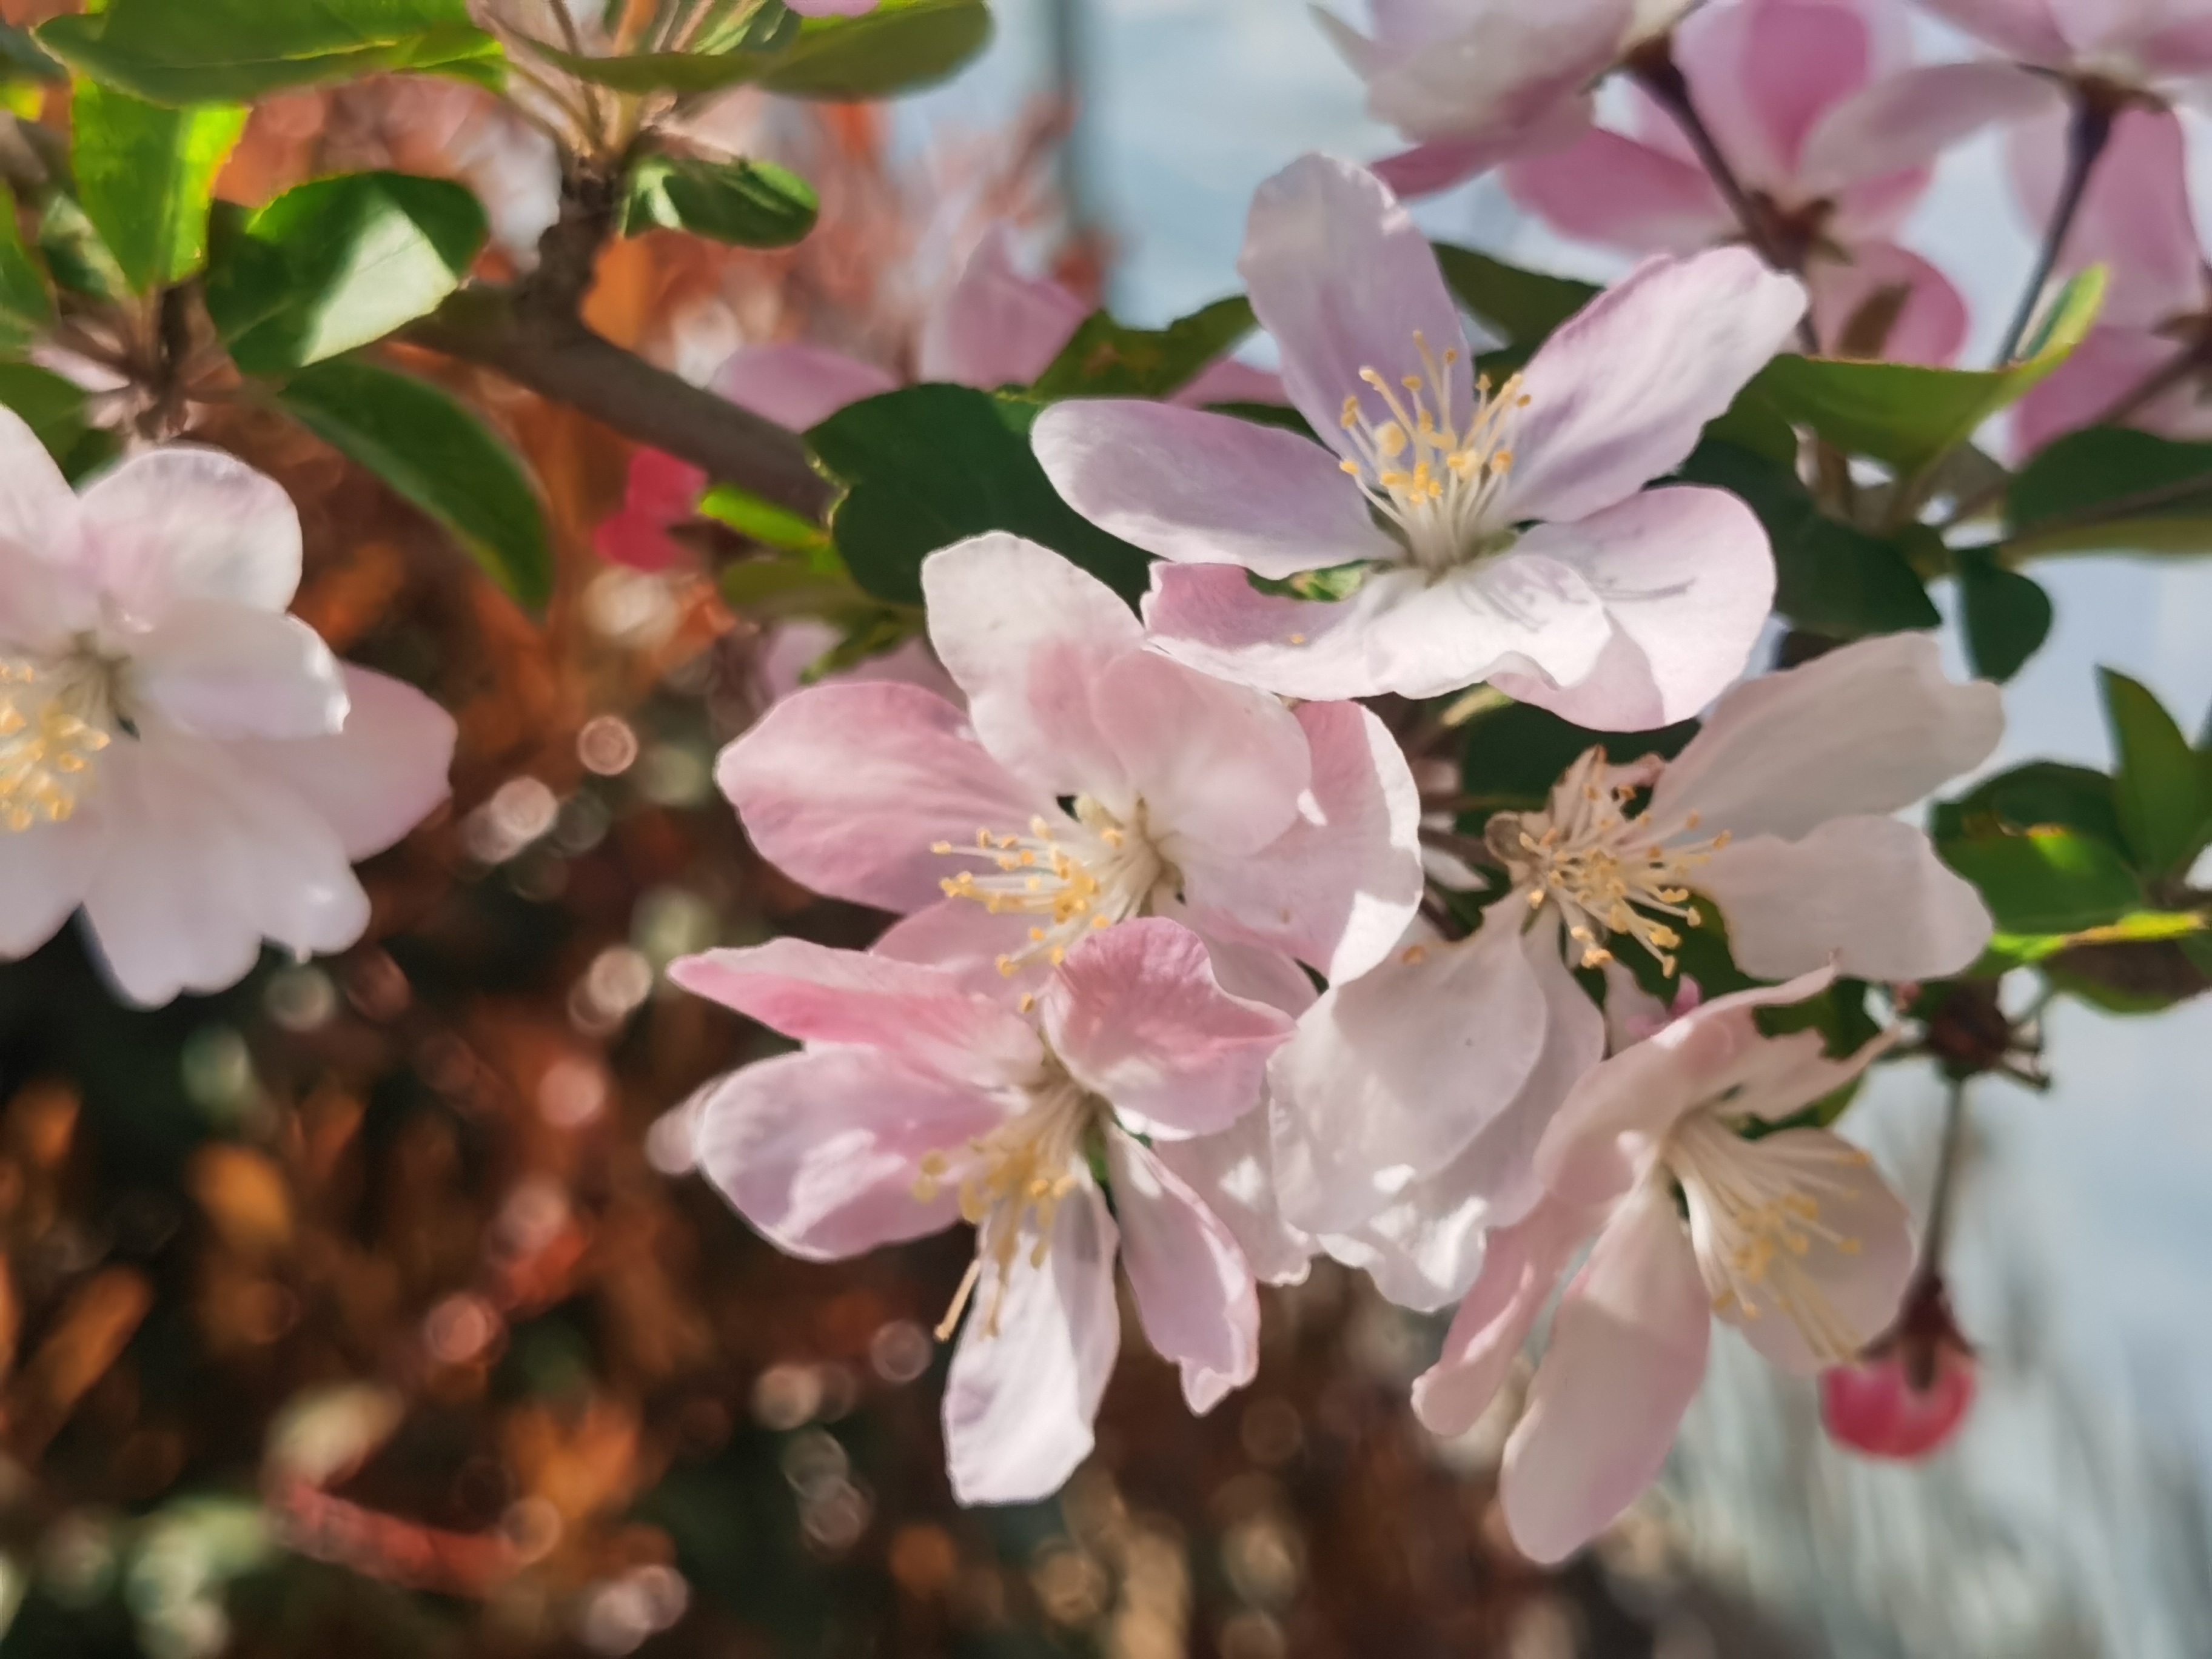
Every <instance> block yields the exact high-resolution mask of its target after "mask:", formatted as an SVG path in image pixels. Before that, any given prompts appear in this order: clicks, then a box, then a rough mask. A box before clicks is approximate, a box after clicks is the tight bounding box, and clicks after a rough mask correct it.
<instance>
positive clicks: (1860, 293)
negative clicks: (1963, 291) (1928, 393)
mask: <svg viewBox="0 0 2212 1659" xmlns="http://www.w3.org/2000/svg"><path fill="white" fill-rule="evenodd" d="M1805 280H1806V282H1807V283H1808V285H1809V286H1810V287H1811V289H1812V290H1813V327H1814V331H1815V332H1817V333H1818V334H1819V335H1820V338H1821V339H1822V340H1823V341H1824V342H1826V343H1828V344H1829V346H1830V348H1831V349H1834V347H1835V346H1836V345H1837V343H1839V342H1841V341H1842V340H1843V339H1844V337H1845V335H1846V333H1847V331H1849V330H1850V325H1851V322H1852V319H1854V318H1856V317H1857V316H1858V315H1859V314H1860V312H1861V310H1862V308H1863V307H1866V306H1868V305H1869V304H1870V303H1881V304H1884V305H1886V304H1887V302H1888V300H1889V296H1890V295H1891V294H1892V293H1893V292H1894V291H1895V290H1897V289H1903V290H1904V291H1905V305H1904V308H1903V309H1902V310H1901V311H1899V313H1898V314H1897V320H1896V321H1895V322H1893V324H1891V325H1890V328H1889V332H1888V334H1887V337H1885V338H1884V339H1883V340H1882V342H1881V350H1880V353H1879V355H1880V356H1882V357H1885V358H1887V359H1888V360H1890V361H1891V362H1900V363H1926V364H1929V365H1930V366H1931V367H1935V368H1942V367H1944V366H1946V365H1948V364H1949V363H1950V362H1952V361H1953V360H1954V359H1955V358H1956V357H1957V356H1958V355H1959V350H1960V347H1962V346H1964V345H1965V344H1966V325H1967V317H1966V301H1965V300H1963V299H1962V298H1960V295H1959V290H1958V289H1955V288H1953V287H1952V286H1951V283H1950V281H1949V279H1948V277H1946V276H1944V275H1943V273H1942V271H1940V270H1936V267H1935V266H1933V265H1931V264H1929V263H1928V262H1927V261H1926V260H1925V259H1923V258H1921V257H1920V256H1919V255H1918V254H1917V253H1913V252H1908V251H1907V250H1905V249H1904V248H1901V247H1899V246H1897V244H1896V243H1894V242H1881V241H1869V242H1859V243H1856V244H1854V245H1853V246H1852V247H1851V249H1850V258H1848V259H1847V260H1836V259H1825V258H1815V259H1814V261H1813V264H1812V266H1811V268H1810V269H1809V270H1808V271H1807V272H1806V274H1805Z"/></svg>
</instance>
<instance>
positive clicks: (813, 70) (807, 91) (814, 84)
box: [759, 0, 991, 103]
mask: <svg viewBox="0 0 2212 1659" xmlns="http://www.w3.org/2000/svg"><path fill="white" fill-rule="evenodd" d="M990 40H991V9H990V7H989V6H988V5H987V4H985V3H984V0H880V3H879V4H878V6H877V7H876V9H874V10H873V11H871V12H867V13H865V14H863V15H860V16H859V17H809V18H805V19H803V20H802V21H800V23H799V32H798V33H797V35H796V36H795V37H794V38H793V40H792V42H791V44H790V45H789V46H786V47H785V48H784V49H783V50H782V51H781V52H778V53H776V54H775V57H774V58H773V59H772V60H771V61H770V62H769V64H767V65H766V66H765V67H764V68H763V70H762V73H761V75H760V76H759V84H760V85H762V86H763V87H766V88H768V89H769V91H770V92H780V93H781V94H784V95H785V96H787V97H791V98H823V99H829V100H833V101H836V102H838V103H857V102H860V101H862V100H866V99H872V98H889V97H891V96H892V95H894V94H898V93H902V92H912V91H915V89H916V88H921V87H927V86H933V85H935V84H936V83H937V82H939V81H943V80H945V79H948V78H949V77H950V76H952V75H954V74H955V73H957V71H958V70H960V69H961V68H963V66H964V65H965V64H967V63H968V62H969V60H970V59H971V58H975V56H976V55H977V54H978V53H979V52H981V51H982V50H983V48H984V47H985V46H987V45H989V44H990Z"/></svg>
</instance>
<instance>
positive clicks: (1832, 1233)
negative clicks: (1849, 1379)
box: [1660, 1107, 1874, 1364]
mask: <svg viewBox="0 0 2212 1659" xmlns="http://www.w3.org/2000/svg"><path fill="white" fill-rule="evenodd" d="M1660 1161H1661V1163H1662V1164H1664V1165H1665V1167H1666V1168H1667V1169H1668V1170H1669V1171H1671V1172H1672V1173H1673V1175H1674V1178H1675V1179H1676V1180H1677V1181H1679V1182H1681V1183H1682V1193H1683V1195H1684V1197H1686V1199H1687V1200H1689V1205H1690V1239H1691V1243H1692V1247H1693V1248H1694V1249H1696V1251H1697V1256H1698V1271H1699V1273H1700V1274H1701V1275H1702V1276H1703V1277H1704V1279H1705V1288H1706V1289H1707V1290H1708V1291H1711V1293H1712V1297H1713V1311H1714V1312H1715V1313H1717V1314H1718V1315H1719V1316H1721V1317H1723V1318H1724V1319H1734V1320H1738V1321H1742V1322H1748V1321H1751V1320H1754V1319H1760V1318H1764V1317H1765V1316H1767V1315H1768V1314H1770V1313H1778V1314H1781V1315H1784V1316H1786V1317H1788V1318H1789V1319H1790V1320H1792V1321H1793V1322H1795V1323H1796V1326H1797V1328H1798V1329H1799V1330H1800V1331H1802V1332H1803V1333H1804V1336H1805V1340H1806V1342H1807V1344H1808V1346H1810V1347H1811V1348H1812V1350H1813V1352H1814V1356H1815V1357H1816V1358H1819V1359H1820V1362H1821V1364H1842V1363H1844V1361H1846V1360H1849V1359H1850V1358H1853V1357H1854V1356H1856V1355H1857V1353H1858V1352H1859V1350H1860V1349H1861V1348H1863V1347H1864V1346H1866V1343H1867V1340H1868V1339H1869V1337H1870V1336H1872V1335H1873V1334H1874V1333H1873V1332H1870V1331H1860V1330H1857V1329H1855V1328H1853V1327H1852V1325H1851V1323H1850V1321H1849V1320H1848V1319H1846V1318H1845V1317H1844V1316H1843V1315H1842V1314H1841V1313H1839V1312H1838V1311H1837V1310H1836V1307H1835V1304H1833V1303H1832V1302H1831V1301H1829V1299H1828V1296H1827V1292H1826V1291H1824V1290H1823V1289H1822V1288H1821V1285H1820V1278H1819V1277H1818V1275H1817V1274H1815V1273H1813V1272H1812V1271H1810V1267H1811V1266H1812V1264H1813V1263H1814V1258H1815V1255H1816V1253H1818V1252H1821V1251H1833V1252H1834V1253H1835V1254H1836V1255H1844V1256H1852V1255H1857V1254H1858V1253H1859V1249H1860V1243H1859V1241H1858V1240H1857V1238H1855V1237H1851V1236H1850V1235H1849V1234H1847V1233H1842V1232H1838V1231H1836V1230H1835V1229H1834V1228H1833V1227H1832V1226H1830V1225H1827V1223H1826V1222H1825V1221H1824V1220H1823V1219H1822V1218H1821V1212H1820V1205H1821V1200H1822V1199H1823V1198H1824V1197H1827V1196H1831V1195H1833V1194H1842V1193H1844V1192H1846V1191H1848V1190H1849V1189H1848V1188H1847V1187H1846V1185H1845V1183H1844V1182H1842V1181H1840V1180H1838V1178H1837V1177H1838V1171H1840V1170H1859V1169H1863V1168H1865V1167H1866V1164H1867V1163H1868V1158H1867V1155H1866V1154H1865V1153H1864V1152H1861V1151H1859V1150H1858V1149H1857V1147H1855V1146H1849V1145H1847V1144H1846V1143H1844V1142H1843V1141H1840V1140H1837V1139H1833V1138H1832V1137H1830V1136H1821V1137H1819V1138H1817V1139H1816V1138H1813V1137H1804V1138H1802V1139H1790V1140H1746V1139H1743V1138H1742V1137H1741V1136H1740V1135H1738V1134H1736V1133H1735V1131H1734V1130H1732V1129H1731V1128H1729V1126H1728V1125H1727V1124H1725V1123H1723V1121H1721V1120H1720V1118H1719V1117H1718V1115H1717V1114H1716V1113H1715V1111H1714V1110H1713V1109H1711V1108H1710V1107H1707V1108H1705V1109H1700V1110H1698V1111H1695V1112H1692V1113H1691V1114H1689V1115H1687V1116H1686V1117H1685V1118H1683V1119H1682V1120H1681V1121H1680V1122H1679V1123H1677V1124H1676V1125H1675V1126H1674V1129H1673V1131H1672V1132H1671V1133H1669V1134H1668V1138H1667V1143H1666V1146H1665V1147H1664V1148H1663V1149H1662V1152H1661V1153H1660Z"/></svg>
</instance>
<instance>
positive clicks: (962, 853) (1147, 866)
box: [930, 795, 1172, 979]
mask: <svg viewBox="0 0 2212 1659" xmlns="http://www.w3.org/2000/svg"><path fill="white" fill-rule="evenodd" d="M930 850H931V851H932V852H933V853H937V854H949V855H951V856H954V857H961V858H968V859H974V860H981V862H982V863H983V864H984V865H985V866H987V868H986V869H985V870H984V871H983V872H982V873H981V874H978V873H977V872H975V871H974V870H963V871H961V872H958V873H957V875H951V876H947V877H945V878H944V879H943V880H941V881H939V883H938V887H939V890H941V891H942V892H943V893H944V894H945V896H946V897H947V898H957V899H968V900H969V901H971V902H975V903H977V904H980V905H981V906H982V907H983V908H985V909H986V910H987V911H989V912H990V913H991V914H992V915H1023V916H1034V917H1036V918H1037V921H1036V925H1034V926H1032V927H1030V929H1029V944H1028V945H1026V946H1025V947H1024V948H1023V949H1021V950H1019V951H1009V952H1007V953H1006V955H1004V956H1001V957H1000V958H999V960H998V969H999V972H1000V974H1001V975H1005V976H1006V977H1007V978H1009V979H1011V978H1012V977H1013V975H1016V974H1018V973H1019V972H1020V971H1021V970H1022V969H1024V968H1026V967H1029V966H1030V965H1031V964H1033V963H1037V962H1040V961H1042V962H1048V963H1053V964H1054V965H1057V964H1058V963H1060V960H1061V959H1062V958H1063V957H1066V954H1067V951H1068V950H1069V949H1070V947H1072V946H1073V945H1074V943H1075V942H1076V940H1078V939H1080V938H1082V937H1083V935H1084V934H1085V933H1088V932H1091V931H1094V930H1096V929H1097V928H1101V927H1112V926H1113V925H1114V924H1115V922H1117V921H1125V920H1127V918H1128V917H1130V916H1133V915H1142V914H1144V913H1145V912H1146V909H1148V908H1149V907H1150V905H1151V903H1152V898H1153V896H1154V894H1155V893H1156V891H1157V890H1158V889H1159V888H1160V887H1161V885H1162V884H1164V883H1167V882H1169V881H1170V879H1171V876H1172V872H1170V870H1169V869H1168V866H1166V864H1165V863H1164V861H1163V860H1162V859H1161V858H1160V856H1159V854H1158V851H1157V850H1156V849H1155V848H1153V846H1152V842H1151V840H1150V838H1149V837H1148V836H1146V834H1145V833H1144V831H1143V829H1142V808H1141V807H1139V814H1138V822H1137V823H1135V824H1124V823H1121V822H1119V821H1118V820H1117V819H1115V817H1114V815H1113V814H1112V813H1110V812H1109V811H1107V810H1106V809H1105V808H1104V807H1103V806H1102V805H1099V804H1098V803H1097V801H1095V800H1093V799H1091V797H1089V796H1087V795H1085V796H1082V797H1080V798H1079V799H1078V800H1077V801H1076V803H1075V817H1073V819H1070V818H1068V817H1065V816H1062V815H1060V814H1054V817H1052V818H1050V819H1048V818H1046V817H1043V816H1042V815H1039V816H1038V817H1034V818H1031V819H1030V826H1029V833H1028V834H1027V835H1023V836H1012V835H994V834H993V833H992V831H991V830H990V829H987V828H985V829H978V830H977V831H976V832H975V846H973V847H971V848H956V847H954V846H953V845H952V844H951V842H941V841H940V842H932V843H931V846H930Z"/></svg>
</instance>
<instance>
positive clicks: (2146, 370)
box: [2012, 328, 2212, 459]
mask: <svg viewBox="0 0 2212 1659" xmlns="http://www.w3.org/2000/svg"><path fill="white" fill-rule="evenodd" d="M2184 349H2185V347H2184V346H2183V345H2182V344H2181V343H2179V342H2178V341H2175V340H2172V339H2169V338H2167V337H2166V336H2164V335H2162V334H2154V333H2152V332H2150V331H2148V330H2142V329H2131V328H2093V329H2091V330H2090V331H2089V332H2088V335H2087V337H2086V338H2084V339H2083V340H2082V342H2081V344H2079V345H2077V346H2075V348H2074V350H2073V354H2072V355H2071V356H2069V357H2068V358H2067V359H2066V361H2065V362H2063V363H2061V364H2059V365H2058V367H2057V368H2055V369H2053V370H2051V373H2050V374H2048V375H2047V376H2045V378H2044V379H2043V380H2041V381H2039V382H2038V383H2037V385H2036V386H2035V388H2034V389H2033V391H2031V392H2029V393H2028V394H2027V397H2025V398H2021V400H2020V402H2019V403H2018V404H2016V405H2015V407H2014V409H2013V420H2012V448H2013V453H2014V454H2015V458H2016V459H2026V458H2027V457H2028V456H2030V455H2033V454H2034V453H2035V452H2036V451H2037V450H2039V449H2040V448H2042V447H2044V445H2045V444H2047V443H2049V442H2050V441H2051V440H2052V439H2054V438H2057V437H2059V436H2061V435H2063V434H2065V433H2068V432H2072V431H2075V429H2077V428H2081V427H2085V426H2100V425H2103V424H2105V416H2106V411H2107V410H2111V409H2112V408H2113V407H2114V406H2115V405H2116V404H2118V403H2119V401H2120V400H2121V399H2122V398H2128V397H2130V396H2131V394H2132V393H2133V392H2135V391H2136V388H2137V387H2139V386H2142V384H2143V382H2144V381H2146V380H2149V379H2150V377H2151V376H2152V375H2154V374H2160V373H2162V372H2163V371H2164V370H2166V368H2170V367H2171V366H2172V363H2173V361H2174V359H2175V358H2176V357H2177V356H2179V355H2180V353H2181V352H2182V351H2183V350H2184ZM2125 424H2127V425H2129V426H2132V427H2138V428H2142V430H2143V431H2146V432H2156V433H2158V434H2160V435H2162V436H2165V437H2168V438H2182V439H2200V440H2201V439H2205V438H2212V404H2207V403H2206V401H2205V399H2204V397H2203V392H2202V389H2201V386H2200V385H2199V383H2198V382H2197V380H2194V379H2191V380H2184V381H2183V382H2182V383H2181V384H2179V385H2178V386H2174V387H2172V389H2171V390H2170V391H2168V392H2165V393H2164V394H2162V395H2161V396H2160V397H2157V398H2153V399H2152V400H2151V401H2150V402H2148V404H2144V405H2143V406H2142V407H2141V408H2140V409H2137V410H2136V411H2135V412H2134V413H2132V414H2130V416H2128V417H2127V421H2126V422H2125Z"/></svg>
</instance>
